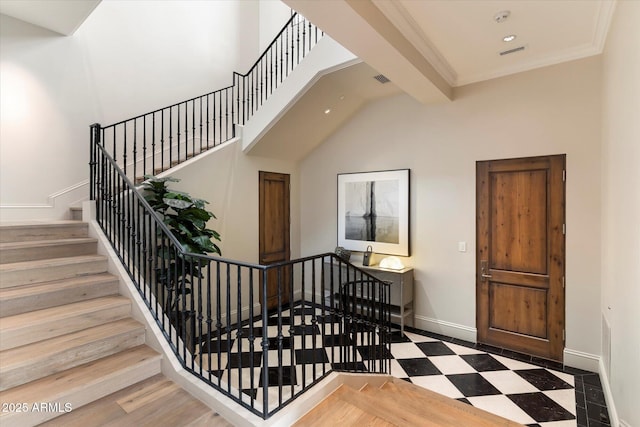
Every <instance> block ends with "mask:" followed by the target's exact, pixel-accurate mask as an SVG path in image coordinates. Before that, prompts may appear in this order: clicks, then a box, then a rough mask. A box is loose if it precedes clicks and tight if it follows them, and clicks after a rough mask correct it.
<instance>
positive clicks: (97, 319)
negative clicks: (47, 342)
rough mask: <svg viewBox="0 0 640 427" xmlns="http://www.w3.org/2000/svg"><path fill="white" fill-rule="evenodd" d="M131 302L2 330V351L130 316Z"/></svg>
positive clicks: (0, 346) (0, 345) (0, 333)
mask: <svg viewBox="0 0 640 427" xmlns="http://www.w3.org/2000/svg"><path fill="white" fill-rule="evenodd" d="M130 313H131V303H130V302H128V303H122V304H117V305H113V306H109V307H107V308H102V309H96V310H94V311H91V312H89V313H82V314H78V315H72V316H68V317H65V318H62V319H59V318H58V319H51V320H50V321H43V322H39V323H37V324H33V325H25V326H24V327H20V328H15V329H7V330H2V331H0V351H1V350H6V349H10V348H15V347H19V346H22V345H26V344H31V343H34V342H38V341H41V340H44V339H48V338H53V337H58V336H60V335H64V334H69V333H72V332H76V331H79V330H82V329H86V328H91V327H93V326H97V325H100V324H102V323H106V322H112V321H115V320H119V319H123V318H125V317H128V316H129V315H130Z"/></svg>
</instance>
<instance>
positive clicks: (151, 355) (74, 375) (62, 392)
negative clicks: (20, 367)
mask: <svg viewBox="0 0 640 427" xmlns="http://www.w3.org/2000/svg"><path fill="white" fill-rule="evenodd" d="M160 359H161V356H160V355H159V354H158V353H156V352H155V351H154V350H152V349H151V348H149V347H147V346H145V345H141V346H137V347H134V348H132V349H128V350H125V351H121V352H119V353H116V354H114V355H111V356H107V357H104V358H101V359H98V360H96V361H92V362H89V363H86V364H83V365H80V366H77V367H75V368H71V369H68V370H65V371H62V372H59V373H56V374H54V375H50V376H47V377H45V378H42V379H39V380H36V381H32V382H30V383H27V384H23V385H21V386H18V387H14V388H12V389H9V390H7V391H4V392H3V393H2V394H3V396H2V399H3V401H5V402H24V403H26V404H27V405H28V406H29V407H31V405H32V404H33V403H38V402H49V403H55V402H59V403H62V406H64V403H68V404H69V405H71V407H72V409H74V410H77V409H78V408H80V407H81V406H83V405H86V404H87V403H89V402H92V401H94V400H97V399H100V398H102V397H104V396H107V395H109V394H111V393H113V392H115V391H117V390H120V389H121V388H123V387H127V386H129V385H131V384H135V383H137V382H139V381H142V380H144V379H146V378H148V377H150V376H152V375H155V374H158V373H160ZM57 415H59V414H57V413H39V412H31V413H21V414H16V413H0V423H5V422H7V423H8V424H4V425H18V424H16V423H17V422H20V423H21V425H29V424H31V425H32V424H35V423H36V422H43V421H46V420H48V419H51V418H53V417H55V416H57Z"/></svg>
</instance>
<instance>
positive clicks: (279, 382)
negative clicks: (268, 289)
mask: <svg viewBox="0 0 640 427" xmlns="http://www.w3.org/2000/svg"><path fill="white" fill-rule="evenodd" d="M276 269H277V279H278V406H281V405H282V369H283V367H282V339H283V335H282V267H281V266H278V267H276ZM265 295H268V294H265ZM290 310H293V308H290ZM264 322H265V321H264V320H263V324H262V327H263V328H267V324H266V323H264ZM267 366H268V365H267Z"/></svg>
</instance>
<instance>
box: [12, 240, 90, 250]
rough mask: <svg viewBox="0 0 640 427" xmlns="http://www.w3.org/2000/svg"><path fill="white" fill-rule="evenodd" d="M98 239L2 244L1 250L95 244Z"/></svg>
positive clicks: (29, 241) (28, 241)
mask: <svg viewBox="0 0 640 427" xmlns="http://www.w3.org/2000/svg"><path fill="white" fill-rule="evenodd" d="M97 241H98V239H96V238H94V237H72V238H68V239H47V240H27V241H22V242H4V243H0V250H8V249H19V248H32V247H48V246H61V245H68V244H70V243H71V244H74V243H94V242H97Z"/></svg>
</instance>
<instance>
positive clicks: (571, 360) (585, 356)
mask: <svg viewBox="0 0 640 427" xmlns="http://www.w3.org/2000/svg"><path fill="white" fill-rule="evenodd" d="M563 360H564V364H565V365H566V366H571V367H572V368H578V369H583V370H585V371H589V372H598V371H599V369H600V363H601V359H600V356H598V355H595V354H591V353H585V352H582V351H578V350H573V349H570V348H565V349H564V356H563Z"/></svg>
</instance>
